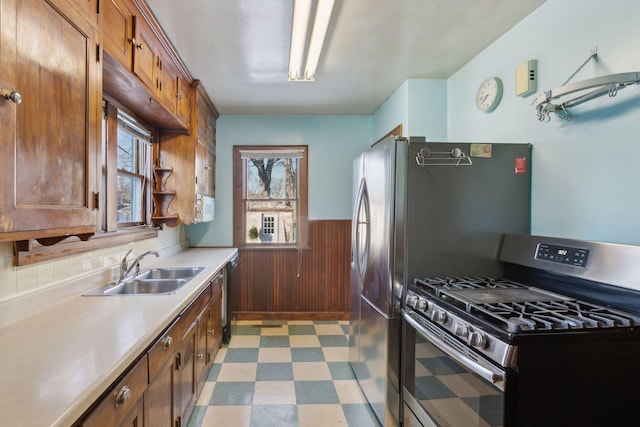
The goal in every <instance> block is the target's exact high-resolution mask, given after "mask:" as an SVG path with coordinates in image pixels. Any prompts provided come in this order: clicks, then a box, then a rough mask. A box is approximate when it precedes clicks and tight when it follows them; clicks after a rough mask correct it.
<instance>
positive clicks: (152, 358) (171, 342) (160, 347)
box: [148, 319, 181, 382]
mask: <svg viewBox="0 0 640 427" xmlns="http://www.w3.org/2000/svg"><path fill="white" fill-rule="evenodd" d="M180 325H181V321H180V319H178V320H176V321H175V322H174V323H173V325H171V326H170V327H169V329H168V330H167V331H166V332H165V333H164V334H162V336H161V337H160V338H158V340H157V341H156V343H155V344H154V345H153V347H151V350H149V353H148V357H149V382H152V381H153V379H154V378H155V377H156V375H157V374H158V372H160V370H161V369H162V367H163V366H164V365H165V363H166V362H167V360H169V358H171V357H173V356H174V355H175V354H176V351H177V350H178V349H179V348H180V339H181V331H180Z"/></svg>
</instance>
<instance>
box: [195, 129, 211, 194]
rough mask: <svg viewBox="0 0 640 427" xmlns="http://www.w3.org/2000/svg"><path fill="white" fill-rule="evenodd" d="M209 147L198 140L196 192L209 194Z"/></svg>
mask: <svg viewBox="0 0 640 427" xmlns="http://www.w3.org/2000/svg"><path fill="white" fill-rule="evenodd" d="M208 157H209V149H208V148H207V147H206V146H205V145H204V144H202V143H201V142H200V141H197V142H196V161H195V163H196V164H195V173H196V188H195V190H196V193H200V194H207V189H208V187H209V184H208V179H209V177H208V173H207V167H208V166H207V165H208V161H209V160H208Z"/></svg>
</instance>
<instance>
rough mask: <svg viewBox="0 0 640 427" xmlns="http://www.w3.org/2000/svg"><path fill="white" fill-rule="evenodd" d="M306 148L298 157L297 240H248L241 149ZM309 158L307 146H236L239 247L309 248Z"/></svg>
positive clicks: (235, 209)
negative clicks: (257, 242) (287, 241)
mask: <svg viewBox="0 0 640 427" xmlns="http://www.w3.org/2000/svg"><path fill="white" fill-rule="evenodd" d="M243 150H251V151H274V150H292V151H302V157H300V158H298V177H297V180H298V217H297V230H296V232H297V239H296V242H295V243H264V242H262V243H259V244H251V243H247V242H246V238H245V236H246V235H247V230H246V212H245V206H246V204H245V203H244V191H245V176H246V174H245V166H244V160H243V159H242V155H241V151H243ZM308 157H309V149H308V146H307V145H234V146H233V244H234V246H235V247H237V248H243V249H257V250H274V249H300V248H307V247H308Z"/></svg>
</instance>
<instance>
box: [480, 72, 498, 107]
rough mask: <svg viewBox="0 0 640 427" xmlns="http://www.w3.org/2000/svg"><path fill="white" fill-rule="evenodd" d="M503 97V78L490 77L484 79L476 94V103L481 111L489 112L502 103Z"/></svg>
mask: <svg viewBox="0 0 640 427" xmlns="http://www.w3.org/2000/svg"><path fill="white" fill-rule="evenodd" d="M500 98H502V80H500V79H499V78H497V77H490V78H488V79H487V80H485V81H483V82H482V84H481V85H480V87H479V88H478V93H477V94H476V105H477V106H478V108H479V109H480V111H484V112H485V113H489V112H491V111H493V110H494V109H495V108H496V107H497V106H498V104H499V103H500Z"/></svg>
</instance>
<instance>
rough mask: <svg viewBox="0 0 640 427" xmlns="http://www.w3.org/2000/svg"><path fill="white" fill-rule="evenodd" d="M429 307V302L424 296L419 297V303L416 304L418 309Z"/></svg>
mask: <svg viewBox="0 0 640 427" xmlns="http://www.w3.org/2000/svg"><path fill="white" fill-rule="evenodd" d="M428 307H429V302H428V301H427V300H426V299H424V298H418V303H417V304H416V310H419V311H423V312H424V311H427V308H428Z"/></svg>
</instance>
